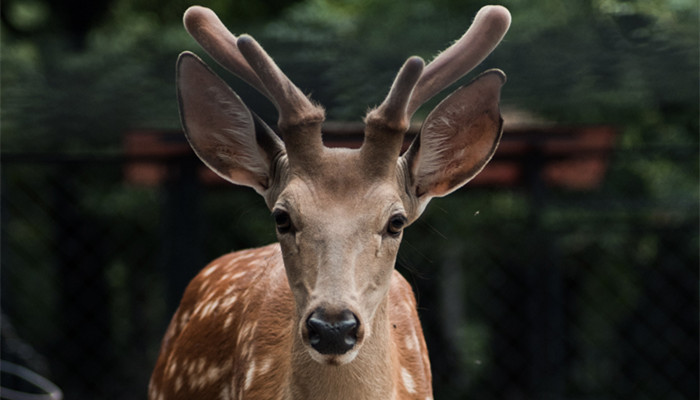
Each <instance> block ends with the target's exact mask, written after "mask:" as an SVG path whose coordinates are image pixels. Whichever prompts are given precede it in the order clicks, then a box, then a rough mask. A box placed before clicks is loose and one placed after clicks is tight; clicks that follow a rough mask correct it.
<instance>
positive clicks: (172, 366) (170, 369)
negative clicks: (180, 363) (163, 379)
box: [168, 361, 177, 378]
mask: <svg viewBox="0 0 700 400" xmlns="http://www.w3.org/2000/svg"><path fill="white" fill-rule="evenodd" d="M176 369H177V362H176V361H173V363H172V364H170V366H169V367H168V378H172V377H173V375H175V370H176Z"/></svg>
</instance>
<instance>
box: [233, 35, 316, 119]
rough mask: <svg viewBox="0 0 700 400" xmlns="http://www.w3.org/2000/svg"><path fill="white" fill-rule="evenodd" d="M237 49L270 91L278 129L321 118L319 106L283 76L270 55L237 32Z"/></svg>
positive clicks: (250, 39) (249, 38)
mask: <svg viewBox="0 0 700 400" xmlns="http://www.w3.org/2000/svg"><path fill="white" fill-rule="evenodd" d="M238 48H239V50H240V51H241V54H243V57H245V59H246V60H247V61H248V63H250V65H251V66H252V67H253V68H254V71H256V74H257V75H258V77H259V78H260V80H261V82H262V84H263V86H264V87H265V89H266V90H267V92H268V93H270V95H271V96H270V100H272V101H273V102H274V103H275V105H276V106H277V110H278V111H279V114H280V115H279V122H278V125H279V127H280V129H281V130H285V128H288V127H294V126H296V125H306V124H314V123H317V124H319V125H320V123H321V122H323V119H324V117H325V114H324V111H323V109H322V108H321V107H320V106H317V105H314V104H313V103H312V102H311V100H309V98H308V97H306V96H305V95H304V93H302V91H301V90H300V89H299V88H298V87H296V85H294V84H293V83H292V81H290V80H289V78H287V76H286V75H285V74H284V72H282V70H280V68H279V67H278V66H277V64H275V62H274V61H273V60H272V58H271V57H270V56H269V55H268V54H267V53H266V52H265V50H264V49H263V48H262V47H261V46H260V44H258V42H256V41H255V39H253V38H252V37H251V36H248V35H241V37H239V38H238Z"/></svg>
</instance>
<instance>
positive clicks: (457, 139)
mask: <svg viewBox="0 0 700 400" xmlns="http://www.w3.org/2000/svg"><path fill="white" fill-rule="evenodd" d="M505 81H506V76H505V74H504V73H503V72H502V71H500V70H490V71H487V72H485V73H483V74H481V75H480V76H479V77H477V78H476V79H474V80H473V81H472V82H471V83H470V84H469V85H467V86H464V87H461V88H459V89H457V90H456V91H455V92H454V93H452V94H451V95H450V96H448V97H447V98H446V99H445V100H443V101H442V102H441V103H440V104H438V106H437V107H436V108H435V109H434V110H433V111H432V112H431V113H430V115H428V117H427V118H426V120H425V122H424V123H423V127H422V128H421V132H420V135H419V136H418V137H417V138H416V139H415V140H414V141H413V143H412V144H411V147H410V148H409V150H408V151H407V152H406V154H405V155H404V156H403V158H404V160H405V165H406V167H407V168H408V175H409V177H410V185H411V187H410V188H409V189H410V190H409V193H412V194H413V195H414V196H415V197H416V198H417V200H418V204H419V213H420V212H422V211H423V209H424V208H425V206H426V205H427V203H428V201H429V200H430V199H431V198H433V197H441V196H445V195H447V194H449V193H451V192H453V191H454V190H457V189H458V188H460V187H461V186H462V185H464V184H465V183H467V182H469V181H470V180H471V179H472V178H473V177H475V176H476V175H477V174H478V173H479V172H481V170H482V169H483V168H484V166H485V165H486V163H488V162H489V160H490V159H491V157H492V156H493V154H494V152H495V151H496V147H497V146H498V143H499V141H500V139H501V133H502V128H503V126H502V125H503V120H502V119H501V113H500V110H499V105H498V103H499V99H500V94H501V86H503V84H504V83H505Z"/></svg>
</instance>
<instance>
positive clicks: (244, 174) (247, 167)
mask: <svg viewBox="0 0 700 400" xmlns="http://www.w3.org/2000/svg"><path fill="white" fill-rule="evenodd" d="M177 96H178V103H179V106H180V119H181V121H182V126H183V128H184V130H185V136H187V140H188V141H189V142H190V145H191V146H192V149H194V152H195V153H196V154H197V156H198V157H199V158H200V159H201V160H202V161H203V162H204V163H205V164H206V165H207V166H208V167H209V168H211V169H212V170H213V171H214V172H216V173H217V174H219V175H220V176H221V177H223V178H224V179H226V180H228V181H230V182H233V183H236V184H240V185H245V186H249V187H252V188H253V189H255V190H256V191H257V192H258V193H260V194H265V193H266V192H267V190H268V189H269V187H270V185H271V184H272V177H271V176H270V165H271V163H272V161H273V160H274V159H275V157H276V155H277V154H278V153H280V152H283V151H284V144H283V143H282V141H281V140H280V139H279V138H278V137H277V135H276V134H275V133H274V132H273V131H272V130H271V129H270V128H269V127H268V126H267V125H265V123H264V122H263V121H262V120H260V118H258V117H257V116H256V115H255V114H252V113H251V112H250V110H248V107H246V105H245V104H244V103H243V101H242V100H241V99H240V97H238V95H236V93H235V92H234V91H233V90H231V88H229V87H228V85H227V84H226V83H225V82H224V81H223V80H222V79H221V78H219V77H218V76H217V75H216V74H215V73H214V72H213V71H212V70H211V69H209V67H207V65H206V64H204V62H202V60H200V59H199V57H197V56H196V55H194V54H192V53H190V52H184V53H182V54H181V55H180V57H179V58H178V62H177Z"/></svg>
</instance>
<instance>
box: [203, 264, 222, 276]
mask: <svg viewBox="0 0 700 400" xmlns="http://www.w3.org/2000/svg"><path fill="white" fill-rule="evenodd" d="M217 269H219V264H214V265H212V266H211V267H209V268H207V269H205V270H204V272H202V276H203V277H205V278H206V277H208V276H209V275H211V274H212V273H214V272H215V271H216V270H217Z"/></svg>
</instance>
